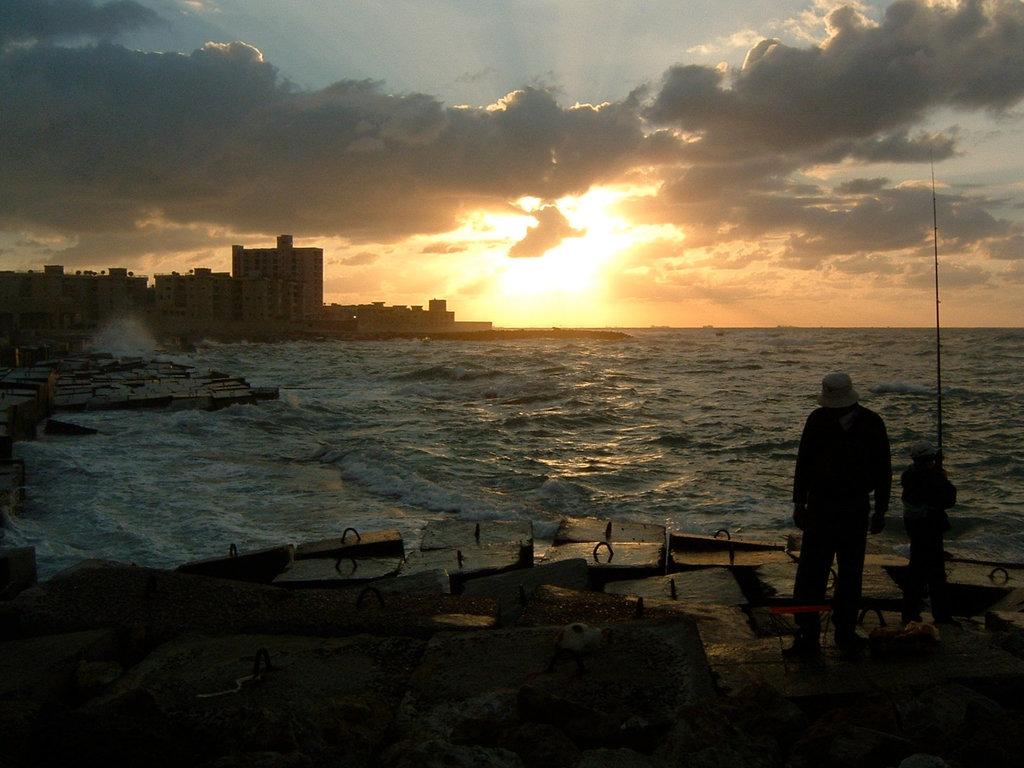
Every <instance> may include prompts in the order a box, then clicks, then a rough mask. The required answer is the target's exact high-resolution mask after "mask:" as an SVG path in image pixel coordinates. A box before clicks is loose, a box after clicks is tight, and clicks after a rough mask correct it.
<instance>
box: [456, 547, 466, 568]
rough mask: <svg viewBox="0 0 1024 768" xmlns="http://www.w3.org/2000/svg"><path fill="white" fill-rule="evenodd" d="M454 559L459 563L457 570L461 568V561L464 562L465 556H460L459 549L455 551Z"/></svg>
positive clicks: (460, 551)
mask: <svg viewBox="0 0 1024 768" xmlns="http://www.w3.org/2000/svg"><path fill="white" fill-rule="evenodd" d="M455 559H456V560H458V561H459V568H461V567H462V561H463V560H465V559H466V558H465V556H464V555H463V554H462V550H461V549H457V550H455Z"/></svg>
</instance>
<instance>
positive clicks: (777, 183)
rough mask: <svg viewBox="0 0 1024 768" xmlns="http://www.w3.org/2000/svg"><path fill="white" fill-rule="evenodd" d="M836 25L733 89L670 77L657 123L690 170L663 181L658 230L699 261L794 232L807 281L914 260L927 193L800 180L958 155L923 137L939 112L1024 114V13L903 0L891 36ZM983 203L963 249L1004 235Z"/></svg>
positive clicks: (847, 16) (759, 49) (772, 56)
mask: <svg viewBox="0 0 1024 768" xmlns="http://www.w3.org/2000/svg"><path fill="white" fill-rule="evenodd" d="M828 25H829V29H830V37H829V39H828V40H827V41H826V42H825V43H823V44H822V45H821V46H814V47H809V48H793V47H790V46H787V45H784V44H783V43H781V42H779V41H778V40H765V41H762V42H761V43H759V44H758V45H757V46H755V47H754V48H753V49H752V50H751V51H750V53H749V54H748V56H747V60H746V62H745V63H744V66H743V68H742V70H741V71H739V72H738V73H737V74H736V75H735V76H734V77H729V76H728V75H727V74H726V73H725V72H723V71H720V70H712V69H709V68H707V67H694V66H679V67H674V68H672V69H671V70H669V71H668V72H667V73H666V75H665V77H664V80H663V82H662V85H661V89H660V90H659V91H658V92H657V93H656V94H655V95H654V97H653V98H652V99H651V100H650V102H649V103H648V105H647V109H646V112H645V116H646V117H647V118H648V119H649V120H650V121H652V123H654V124H656V125H660V126H663V127H665V128H671V129H673V130H675V131H677V132H678V133H679V135H681V136H683V137H684V139H685V141H686V147H685V149H684V150H683V155H684V158H685V159H684V160H682V161H681V162H680V163H679V164H678V165H677V167H676V168H675V169H672V170H668V171H667V172H666V174H665V178H666V184H665V187H664V197H665V199H664V200H660V201H657V203H655V205H656V206H658V207H659V208H660V206H661V204H662V203H666V202H667V203H669V204H670V206H671V210H661V211H660V212H657V211H656V212H654V213H652V214H651V216H652V217H654V218H657V217H661V216H664V217H671V218H672V220H674V221H676V222H678V223H679V224H681V225H683V226H685V227H686V228H687V232H688V241H689V242H692V243H694V244H698V245H709V244H711V243H713V242H716V241H717V242H721V240H722V237H721V232H723V231H728V232H730V234H731V236H732V237H733V238H734V239H735V240H737V241H741V240H756V239H758V238H762V237H767V236H769V235H771V234H773V233H774V234H780V233H787V232H789V233H792V234H791V236H790V239H789V243H788V246H787V249H786V252H787V253H788V254H789V256H790V258H792V259H793V262H792V263H794V264H797V263H802V264H805V265H807V266H814V265H815V264H816V263H818V262H817V259H816V258H815V257H819V258H820V257H824V256H825V255H826V254H827V253H834V254H835V253H838V254H842V253H855V252H860V251H863V250H867V249H878V248H892V249H896V248H906V247H911V246H912V245H913V244H914V243H915V242H918V241H919V240H920V239H921V238H922V237H923V236H924V235H925V234H926V232H927V231H928V228H927V227H926V226H925V223H926V221H925V217H924V216H923V215H922V213H923V211H924V210H927V211H928V212H929V213H930V207H928V208H927V209H925V208H919V206H921V205H922V204H926V203H927V202H928V201H927V200H924V201H923V203H922V199H921V198H922V192H921V191H920V190H912V189H888V190H886V189H884V187H883V186H877V187H876V188H875V189H874V190H869V189H861V190H858V188H857V187H849V188H840V189H838V190H834V191H833V190H827V189H820V190H814V189H808V188H807V187H806V186H800V187H798V186H797V184H796V183H795V182H794V178H795V176H794V174H796V173H798V172H799V171H801V170H803V169H805V168H812V167H815V166H817V165H825V164H836V163H841V162H844V161H845V162H850V161H853V162H861V163H887V162H888V163H922V164H924V163H928V162H929V161H941V160H942V159H945V158H948V157H952V156H953V155H955V154H956V153H957V152H958V151H959V150H958V148H957V133H956V130H955V129H954V130H951V131H950V132H949V133H948V134H945V135H934V134H925V133H923V132H920V131H918V132H915V129H914V125H915V124H918V123H919V122H920V121H922V120H923V119H924V118H925V117H927V116H928V115H929V114H931V113H933V112H934V111H935V110H937V109H940V108H949V107H952V108H956V109H960V110H964V111H967V110H986V111H989V112H993V113H1003V112H1005V111H1006V110H1008V109H1009V108H1011V107H1013V106H1014V105H1016V104H1018V103H1019V102H1020V101H1021V99H1022V98H1024V4H1022V3H1020V2H1017V1H1016V0H995V1H994V2H964V3H961V4H959V5H957V6H955V7H943V6H931V5H929V4H927V3H925V2H921V0H898V1H897V2H896V3H893V4H892V5H891V6H889V8H888V9H887V10H886V13H885V16H884V18H883V20H882V21H881V23H880V24H877V25H876V24H873V23H871V22H869V21H868V20H867V19H865V18H863V17H862V16H860V15H859V14H858V13H857V12H856V11H855V10H853V9H851V8H849V7H844V8H840V9H838V10H836V11H833V12H832V13H831V14H830V16H829V17H828ZM857 191H863V192H871V194H867V195H864V196H863V197H858V196H855V195H853V194H852V193H854V192H857ZM985 202H986V201H983V200H974V201H970V200H960V199H958V200H957V201H956V206H957V207H956V209H955V210H956V211H957V212H958V213H959V218H958V219H957V221H955V222H953V223H952V224H955V226H956V227H957V228H959V227H960V226H961V225H963V226H964V229H957V232H958V238H959V239H960V240H961V241H962V242H963V243H969V242H974V241H976V240H977V239H979V238H980V237H982V236H983V233H985V234H987V235H993V236H997V235H998V234H999V233H1000V232H1001V231H1002V230H1005V229H1006V227H1007V225H1006V224H1005V222H997V221H996V220H995V219H993V218H992V217H991V216H989V215H988V214H986V213H985V212H984V210H983V209H982V206H983V205H984V204H985ZM915 216H916V219H915ZM915 221H918V222H920V224H915V223H914V222H915ZM953 229H954V226H952V225H951V226H950V230H951V231H952V230H953ZM808 233H812V234H808Z"/></svg>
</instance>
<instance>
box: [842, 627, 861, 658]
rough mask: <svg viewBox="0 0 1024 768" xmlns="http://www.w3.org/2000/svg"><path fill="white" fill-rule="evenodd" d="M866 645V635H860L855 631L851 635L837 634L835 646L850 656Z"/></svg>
mask: <svg viewBox="0 0 1024 768" xmlns="http://www.w3.org/2000/svg"><path fill="white" fill-rule="evenodd" d="M867 647H868V640H867V638H866V637H861V636H860V635H858V634H857V633H856V632H854V633H853V634H852V635H837V636H836V648H838V649H839V650H840V651H842V652H843V653H845V654H846V655H848V656H852V655H854V654H856V653H858V652H860V651H862V650H864V649H865V648H867Z"/></svg>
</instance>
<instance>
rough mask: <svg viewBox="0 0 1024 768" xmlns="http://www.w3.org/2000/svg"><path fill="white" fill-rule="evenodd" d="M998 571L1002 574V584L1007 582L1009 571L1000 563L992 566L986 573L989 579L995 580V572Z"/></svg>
mask: <svg viewBox="0 0 1024 768" xmlns="http://www.w3.org/2000/svg"><path fill="white" fill-rule="evenodd" d="M1000 571H1001V572H1002V574H1003V584H1005V583H1006V582H1008V581H1009V580H1010V572H1009V571H1007V570H1006V569H1005V568H1003V567H1002V566H1001V565H997V566H996V567H995V568H993V569H992V570H991V571H990V572H989V574H988V578H989V581H995V580H996V578H995V577H996V574H997V573H999V572H1000Z"/></svg>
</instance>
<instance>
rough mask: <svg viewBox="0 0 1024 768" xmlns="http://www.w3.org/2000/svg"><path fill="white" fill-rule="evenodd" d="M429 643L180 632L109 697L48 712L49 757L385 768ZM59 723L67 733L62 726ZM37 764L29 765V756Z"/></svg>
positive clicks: (54, 760)
mask: <svg viewBox="0 0 1024 768" xmlns="http://www.w3.org/2000/svg"><path fill="white" fill-rule="evenodd" d="M422 650H423V641H421V640H415V639H411V638H380V637H370V636H365V635H364V636H358V637H349V638H339V639H324V638H308V637H290V636H284V635H250V636H244V635H243V636H231V637H221V638H198V637H197V638H181V639H179V640H175V641H172V642H169V643H166V644H165V645H163V646H161V647H160V648H158V649H157V650H155V651H154V652H153V653H152V654H151V655H150V656H149V657H148V658H147V659H146V660H144V661H143V662H141V663H139V664H138V665H137V666H136V667H134V668H133V669H132V670H130V671H129V672H128V673H127V674H125V675H124V676H123V677H122V678H121V679H120V680H118V681H117V682H115V683H114V684H113V685H112V686H110V688H109V689H108V691H107V693H105V694H104V695H103V696H101V697H98V698H96V699H94V700H93V701H91V702H89V703H88V704H87V705H85V706H83V707H81V708H79V709H77V710H66V709H62V710H55V711H54V712H53V713H51V714H45V715H42V716H41V719H40V723H39V726H38V727H39V730H40V731H50V732H59V733H61V739H60V740H46V741H41V742H39V743H37V744H35V745H34V749H33V752H32V754H33V764H39V765H58V764H64V765H78V766H83V765H101V764H103V765H152V766H181V765H198V764H200V763H202V762H204V761H209V760H215V759H222V758H228V757H231V756H238V755H243V754H269V753H278V754H280V755H296V754H302V755H308V756H310V757H311V758H314V760H315V763H316V764H332V765H344V766H352V767H355V766H371V765H375V762H374V757H375V755H376V754H377V753H378V752H379V751H380V750H381V749H382V748H383V747H384V746H385V745H386V741H387V737H388V735H389V733H390V729H391V727H392V724H393V723H392V721H393V713H394V712H395V711H396V710H397V708H398V702H399V701H400V700H401V697H402V693H403V691H404V687H405V680H406V678H407V677H408V675H409V673H410V671H411V670H412V668H413V667H414V666H415V664H416V663H417V661H418V659H419V656H420V653H421V652H422ZM55 729H59V731H58V730H55ZM26 764H27V763H26Z"/></svg>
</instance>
